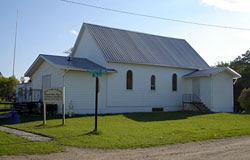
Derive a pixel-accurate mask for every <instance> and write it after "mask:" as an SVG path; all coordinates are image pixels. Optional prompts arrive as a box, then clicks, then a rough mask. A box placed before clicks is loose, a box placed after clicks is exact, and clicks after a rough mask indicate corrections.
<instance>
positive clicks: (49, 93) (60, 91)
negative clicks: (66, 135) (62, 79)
mask: <svg viewBox="0 0 250 160" xmlns="http://www.w3.org/2000/svg"><path fill="white" fill-rule="evenodd" d="M64 94H65V88H64V87H63V88H43V110H44V114H43V117H44V118H43V125H46V104H62V124H63V125H64V124H65V102H64V101H65V97H64Z"/></svg>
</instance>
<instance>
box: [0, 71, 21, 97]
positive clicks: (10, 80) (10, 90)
mask: <svg viewBox="0 0 250 160" xmlns="http://www.w3.org/2000/svg"><path fill="white" fill-rule="evenodd" d="M17 84H19V80H17V79H16V77H13V76H11V77H3V76H1V77H0V102H9V101H12V100H14V98H15V93H16V85H17Z"/></svg>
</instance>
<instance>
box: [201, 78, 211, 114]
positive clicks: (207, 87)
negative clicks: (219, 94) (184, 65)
mask: <svg viewBox="0 0 250 160" xmlns="http://www.w3.org/2000/svg"><path fill="white" fill-rule="evenodd" d="M211 87H212V80H211V77H200V98H201V101H202V102H203V103H204V104H205V105H206V106H207V107H208V108H209V109H212V102H211V100H212V99H211V96H212V93H211V92H212V90H211Z"/></svg>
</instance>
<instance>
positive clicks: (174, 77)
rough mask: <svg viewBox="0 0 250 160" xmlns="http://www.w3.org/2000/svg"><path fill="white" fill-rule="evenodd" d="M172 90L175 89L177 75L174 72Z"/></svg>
mask: <svg viewBox="0 0 250 160" xmlns="http://www.w3.org/2000/svg"><path fill="white" fill-rule="evenodd" d="M172 91H177V75H176V74H175V73H174V74H173V76H172Z"/></svg>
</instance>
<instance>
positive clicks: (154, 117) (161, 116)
mask: <svg viewBox="0 0 250 160" xmlns="http://www.w3.org/2000/svg"><path fill="white" fill-rule="evenodd" d="M205 114H213V113H212V112H210V113H201V112H192V111H178V112H153V113H127V114H123V115H124V116H125V117H127V118H129V119H132V120H134V121H138V122H154V121H167V120H180V119H187V118H189V117H193V116H199V115H205Z"/></svg>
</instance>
